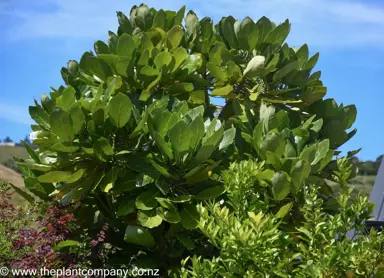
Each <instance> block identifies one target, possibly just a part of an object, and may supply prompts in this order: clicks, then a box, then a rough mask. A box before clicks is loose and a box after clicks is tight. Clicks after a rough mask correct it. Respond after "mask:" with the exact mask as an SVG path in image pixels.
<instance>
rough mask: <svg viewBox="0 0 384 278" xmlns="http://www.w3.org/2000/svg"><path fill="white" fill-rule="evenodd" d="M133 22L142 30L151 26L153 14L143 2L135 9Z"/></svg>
mask: <svg viewBox="0 0 384 278" xmlns="http://www.w3.org/2000/svg"><path fill="white" fill-rule="evenodd" d="M135 23H136V25H137V27H139V28H140V29H141V30H143V31H147V30H148V29H149V28H151V27H152V24H153V15H152V12H151V10H150V9H149V8H148V7H147V6H146V5H144V4H141V5H140V6H139V7H138V8H137V11H136V17H135Z"/></svg>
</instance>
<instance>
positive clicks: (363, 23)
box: [6, 0, 384, 48]
mask: <svg viewBox="0 0 384 278" xmlns="http://www.w3.org/2000/svg"><path fill="white" fill-rule="evenodd" d="M361 1H362V0H361ZM29 3H30V2H29ZM42 3H46V4H47V5H48V4H49V5H51V6H52V9H51V10H50V11H47V9H44V11H42V9H39V8H38V7H34V8H33V7H29V8H25V7H24V6H23V5H19V6H16V5H13V6H10V7H8V8H7V9H6V11H8V12H9V11H12V13H8V16H9V17H17V20H13V22H17V23H15V24H14V25H13V26H12V27H11V28H10V29H9V32H8V35H9V37H10V38H13V39H26V38H37V37H47V38H59V39H64V40H73V39H80V38H90V39H94V40H96V39H103V38H104V39H105V38H106V37H107V35H106V34H107V30H116V28H117V20H116V16H115V12H116V11H117V10H122V11H123V12H125V13H126V14H128V13H129V10H130V5H131V4H128V2H127V1H126V0H110V1H105V0H82V1H78V0H41V1H39V6H42ZM131 3H132V2H131ZM146 3H147V4H148V5H149V6H154V7H156V8H165V9H173V10H175V9H178V8H180V7H181V6H182V5H183V4H184V3H185V2H184V1H175V0H173V1H172V0H163V1H155V0H149V1H146ZM36 5H37V4H36ZM29 6H31V4H30V5H29ZM187 8H189V9H194V10H197V13H198V14H200V15H204V16H211V17H213V18H214V19H216V20H217V19H219V17H221V16H225V15H229V14H231V15H234V16H236V17H238V18H243V17H245V16H247V15H248V16H251V17H252V18H254V19H258V18H259V17H261V16H263V15H265V16H267V17H269V18H271V19H272V20H274V21H276V22H282V21H283V20H284V19H286V18H289V19H290V21H291V22H292V25H293V26H292V32H291V35H290V37H289V41H290V42H291V43H293V44H297V45H298V44H302V43H303V42H308V43H309V44H310V45H311V46H316V47H327V48H328V47H332V48H334V47H348V48H354V47H362V46H370V47H378V48H382V47H383V46H384V36H383V35H382V34H384V5H381V6H379V5H376V6H375V5H374V4H370V3H369V2H357V1H353V2H352V0H351V1H346V0H258V1H254V0H241V1H233V0H215V1H214V0H205V1H197V0H189V1H188V2H187ZM15 19H16V18H15Z"/></svg>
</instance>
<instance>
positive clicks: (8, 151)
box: [0, 146, 28, 164]
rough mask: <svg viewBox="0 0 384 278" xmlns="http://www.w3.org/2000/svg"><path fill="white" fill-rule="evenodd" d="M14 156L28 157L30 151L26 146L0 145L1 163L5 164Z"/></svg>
mask: <svg viewBox="0 0 384 278" xmlns="http://www.w3.org/2000/svg"><path fill="white" fill-rule="evenodd" d="M13 157H17V158H23V159H24V158H28V153H27V151H26V150H25V148H24V147H9V146H0V164H3V163H4V162H6V161H7V160H9V159H12V158H13Z"/></svg>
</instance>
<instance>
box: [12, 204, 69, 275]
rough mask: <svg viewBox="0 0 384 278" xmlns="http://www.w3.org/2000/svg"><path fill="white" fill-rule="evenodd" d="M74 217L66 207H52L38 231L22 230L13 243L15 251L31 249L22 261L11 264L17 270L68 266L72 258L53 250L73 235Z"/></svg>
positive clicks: (40, 222) (39, 225) (39, 224)
mask: <svg viewBox="0 0 384 278" xmlns="http://www.w3.org/2000/svg"><path fill="white" fill-rule="evenodd" d="M72 225H73V215H72V214H70V213H68V210H67V209H66V208H64V207H60V206H57V205H54V206H52V207H50V208H49V209H48V210H47V212H46V214H45V215H44V217H43V219H42V220H41V221H39V222H38V227H37V228H36V229H21V230H19V231H18V233H19V234H18V237H17V238H16V239H15V240H14V241H13V247H14V248H15V249H21V248H24V247H27V246H28V247H31V250H32V251H31V252H29V253H26V254H25V255H24V257H23V258H22V259H20V260H16V261H13V262H11V266H12V267H15V268H24V269H33V268H35V269H37V268H42V267H46V268H53V267H61V266H64V265H68V264H69V263H70V260H71V258H70V257H68V256H65V255H63V254H61V253H57V252H55V251H54V250H53V246H54V245H55V244H57V243H59V242H60V241H63V240H66V239H68V238H69V236H70V234H71V227H72Z"/></svg>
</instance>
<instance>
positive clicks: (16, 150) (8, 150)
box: [0, 146, 28, 205]
mask: <svg viewBox="0 0 384 278" xmlns="http://www.w3.org/2000/svg"><path fill="white" fill-rule="evenodd" d="M13 157H17V158H22V159H26V158H28V153H27V151H26V150H25V148H24V147H11V146H0V180H1V179H4V180H6V181H8V182H12V183H13V184H14V185H15V186H18V187H21V188H22V187H23V186H24V182H23V180H22V177H21V175H20V174H18V173H16V172H14V171H11V170H10V169H8V168H6V167H4V166H3V164H4V163H5V162H7V161H9V160H13ZM11 192H12V199H11V202H12V203H13V204H17V205H23V204H25V202H26V201H25V200H24V198H23V197H21V196H20V195H19V194H17V193H16V192H15V191H14V190H13V189H11Z"/></svg>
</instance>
